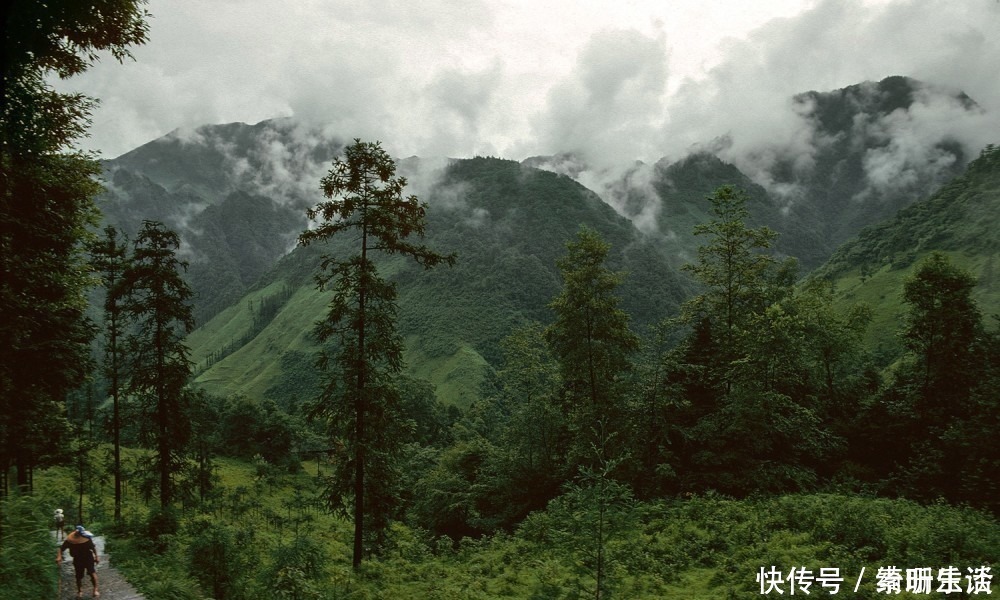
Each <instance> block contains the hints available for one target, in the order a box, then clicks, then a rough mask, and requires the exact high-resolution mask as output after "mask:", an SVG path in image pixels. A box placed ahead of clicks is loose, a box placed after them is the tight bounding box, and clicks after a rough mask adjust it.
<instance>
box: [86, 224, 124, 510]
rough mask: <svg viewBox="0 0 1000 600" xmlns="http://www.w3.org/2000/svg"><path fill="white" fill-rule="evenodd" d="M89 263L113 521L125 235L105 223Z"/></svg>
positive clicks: (118, 471)
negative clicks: (97, 285)
mask: <svg viewBox="0 0 1000 600" xmlns="http://www.w3.org/2000/svg"><path fill="white" fill-rule="evenodd" d="M90 254H91V264H92V265H93V268H94V270H95V271H97V274H98V276H99V277H100V278H101V283H102V284H103V286H104V375H105V377H107V380H108V386H109V389H108V393H109V394H110V395H111V437H112V443H113V446H114V467H113V471H114V478H115V522H116V523H118V522H121V518H122V457H121V430H122V420H121V403H122V384H123V378H124V376H125V372H124V362H125V355H124V347H123V345H124V343H125V325H126V323H125V315H124V312H123V311H124V302H125V285H124V283H125V274H126V272H127V271H128V269H129V260H130V257H129V254H128V239H127V238H126V237H125V236H124V235H121V236H120V235H119V232H118V230H117V229H115V228H114V227H113V226H111V225H109V226H107V227H105V228H104V237H103V238H101V239H98V240H97V241H95V242H94V243H93V244H92V245H91V249H90Z"/></svg>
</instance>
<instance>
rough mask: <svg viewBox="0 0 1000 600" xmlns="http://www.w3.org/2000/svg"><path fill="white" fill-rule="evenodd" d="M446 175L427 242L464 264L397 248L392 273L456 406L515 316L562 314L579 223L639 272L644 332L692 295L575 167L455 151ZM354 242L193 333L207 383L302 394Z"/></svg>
mask: <svg viewBox="0 0 1000 600" xmlns="http://www.w3.org/2000/svg"><path fill="white" fill-rule="evenodd" d="M438 175H439V176H438V178H437V180H436V182H435V183H434V184H433V185H432V186H430V187H429V191H428V192H427V193H426V195H425V197H424V198H422V200H424V201H426V202H427V203H428V204H429V207H430V208H429V210H428V225H427V237H426V240H425V241H426V243H427V245H428V246H430V247H432V248H434V249H435V250H437V251H440V252H446V253H450V252H455V253H457V255H458V260H457V262H456V264H455V266H454V267H452V268H447V267H438V268H436V269H433V270H431V271H429V272H423V271H422V268H421V267H419V266H417V265H411V264H409V263H407V262H406V261H404V260H402V259H395V258H389V259H385V260H384V261H383V264H382V269H383V270H384V272H385V273H387V274H389V275H390V276H391V279H392V280H393V281H394V282H395V283H396V284H397V285H398V286H399V304H400V309H401V311H400V321H401V322H400V325H401V330H402V333H403V335H404V336H406V340H407V349H408V356H407V359H408V363H409V365H410V369H411V372H412V373H413V374H415V375H418V376H420V377H421V378H425V379H427V380H429V381H431V382H432V383H434V384H435V385H437V386H438V389H439V394H440V395H441V396H442V397H443V398H445V399H447V400H449V401H451V402H454V403H458V404H467V403H468V402H469V401H470V400H471V398H472V396H473V395H474V394H475V393H476V391H477V389H478V382H479V381H480V380H481V379H482V377H484V376H485V375H486V373H487V371H488V367H487V364H488V363H495V362H496V360H497V358H498V355H499V349H498V343H499V341H500V340H501V339H502V338H503V337H504V336H506V335H507V334H509V333H510V331H511V330H512V329H513V328H514V327H515V326H517V325H520V324H523V323H525V322H528V321H542V322H547V321H549V320H550V315H549V312H548V309H547V304H548V303H549V302H550V301H551V300H552V298H553V297H554V296H555V295H556V294H557V293H558V291H559V289H560V286H561V281H560V278H559V274H558V270H557V268H556V264H555V263H556V259H557V258H558V257H559V256H562V255H563V254H564V253H565V243H566V242H567V241H569V240H571V239H572V238H573V237H574V236H575V235H576V233H577V231H578V230H579V228H580V227H581V226H587V227H590V228H592V229H594V230H596V231H597V232H599V233H600V234H601V236H603V237H604V239H605V240H607V241H608V242H609V243H611V244H612V254H611V257H610V259H609V262H610V264H611V267H612V268H614V269H616V270H621V271H625V272H627V273H628V276H627V278H626V280H625V283H624V285H623V286H622V289H621V293H622V296H623V307H624V308H625V309H626V310H627V311H628V312H629V313H630V314H631V315H632V319H633V327H635V328H636V329H639V330H642V329H644V328H645V327H646V326H648V325H651V324H653V323H655V322H657V321H658V320H660V319H662V318H664V317H667V316H669V315H671V314H674V313H675V312H676V310H677V307H678V306H679V303H680V302H681V301H682V299H683V298H685V297H686V296H687V295H688V294H689V293H690V291H691V288H690V283H689V282H688V281H687V279H686V278H683V277H681V276H680V275H679V274H678V272H677V271H676V270H675V269H674V268H673V267H671V266H670V265H669V263H668V261H667V260H666V257H665V256H664V253H663V248H662V246H661V245H658V244H657V243H656V241H655V240H653V239H651V238H649V237H647V236H643V235H642V234H640V233H639V232H638V231H637V230H636V229H635V228H634V227H633V226H632V224H631V223H630V222H629V221H628V220H627V219H625V218H624V217H621V216H619V215H618V214H616V213H615V211H614V210H612V209H611V208H610V207H609V206H607V205H606V204H604V203H603V202H602V201H601V200H600V199H599V198H598V197H597V196H596V195H595V194H594V193H592V192H590V191H589V190H587V189H586V188H584V187H583V186H581V185H580V184H578V183H576V182H574V181H572V180H571V179H569V178H568V177H564V176H561V175H556V174H554V173H551V172H548V171H541V170H538V169H532V168H530V167H524V166H522V165H520V164H518V163H517V162H514V161H507V160H500V159H494V158H475V159H468V160H457V161H454V162H452V163H451V164H449V165H448V166H446V167H444V169H443V170H442V171H440V172H439V174H438ZM350 243H351V240H350V239H342V240H340V241H337V240H334V241H333V242H331V244H330V245H329V246H327V247H322V246H308V247H304V248H298V249H296V250H295V251H294V252H292V253H291V254H290V255H289V256H287V257H285V258H284V259H283V260H282V261H281V262H280V263H279V264H278V265H277V266H276V267H275V268H274V269H273V270H272V271H271V272H270V273H269V274H268V275H267V276H266V277H265V278H264V279H263V280H262V281H261V282H260V284H259V285H258V286H257V287H255V289H254V290H253V291H252V292H251V293H250V294H249V296H248V297H247V298H246V299H245V300H244V301H242V302H240V303H238V304H236V305H234V306H232V307H230V308H228V309H226V310H225V311H223V312H222V313H220V314H219V315H218V316H216V317H215V318H214V319H212V320H211V321H210V322H209V323H207V324H206V325H205V326H204V327H202V328H201V329H199V330H198V331H196V332H194V333H193V334H192V335H191V336H190V338H189V343H190V345H191V348H192V351H193V353H192V357H193V358H194V360H195V361H196V363H197V364H198V365H199V369H200V371H201V372H200V374H199V376H198V378H197V382H198V383H199V384H200V385H202V386H203V387H205V388H206V389H208V390H209V391H212V392H215V393H220V394H227V393H232V392H244V393H248V394H255V395H271V396H273V397H276V398H277V399H286V400H293V399H295V398H289V397H288V396H289V394H290V393H291V392H289V390H291V389H293V388H295V387H296V384H297V383H301V382H302V381H305V380H308V378H309V376H310V373H311V371H312V366H311V362H312V358H311V356H312V352H313V350H314V346H313V343H312V342H311V338H310V331H311V329H312V325H313V323H314V322H315V321H316V320H318V319H319V318H321V316H322V314H323V311H324V310H325V305H326V303H327V302H328V301H329V294H323V293H320V292H318V291H317V290H316V289H315V284H314V282H313V280H312V274H313V273H314V271H315V269H316V268H317V266H318V264H319V260H320V257H321V255H322V254H327V253H328V254H333V255H336V254H338V253H340V252H345V251H347V248H349V246H350ZM283 382H284V383H283Z"/></svg>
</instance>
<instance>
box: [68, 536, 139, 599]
mask: <svg viewBox="0 0 1000 600" xmlns="http://www.w3.org/2000/svg"><path fill="white" fill-rule="evenodd" d="M54 537H55V533H54V532H53V538H54ZM58 543H60V544H61V543H62V540H61V539H60V540H59V542H58ZM94 545H95V546H97V554H98V555H99V556H100V557H101V563H100V564H99V565H97V583H98V589H99V590H100V592H101V597H100V600H145V599H144V598H143V596H142V594H140V593H139V592H137V591H135V588H133V587H132V585H131V584H130V583H129V582H127V581H125V578H124V577H122V574H121V573H119V572H118V569H116V568H115V567H114V565H113V564H112V562H111V557H110V556H108V555H107V554H105V553H104V537H102V536H94ZM53 558H54V556H53ZM59 576H60V579H61V584H60V595H59V600H74V599H75V598H76V597H77V596H76V579H75V577H74V574H73V559H72V558H70V556H69V552H64V553H63V562H62V569H61V572H60V574H59ZM93 592H94V587H93V585H91V583H90V576H88V575H86V574H85V575H84V576H83V598H88V599H89V598H93Z"/></svg>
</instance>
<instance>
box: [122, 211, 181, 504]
mask: <svg viewBox="0 0 1000 600" xmlns="http://www.w3.org/2000/svg"><path fill="white" fill-rule="evenodd" d="M179 247H180V238H178V236H177V234H176V233H174V232H173V231H170V230H169V229H167V228H166V227H164V226H163V224H162V223H158V222H155V221H143V224H142V229H140V230H139V233H138V235H136V238H135V244H134V250H133V252H132V260H131V261H130V264H129V268H128V270H127V271H126V273H125V279H124V285H125V289H126V293H127V299H126V302H125V307H124V308H125V313H126V314H127V315H128V316H129V318H130V320H131V321H132V325H133V327H132V334H131V336H130V339H129V351H130V355H131V360H132V363H131V368H130V373H129V385H128V391H129V393H130V394H131V395H132V396H133V397H134V398H135V399H136V400H137V401H138V405H137V408H138V410H139V411H140V414H139V419H138V420H137V422H138V423H139V424H140V433H141V435H142V438H143V440H144V441H145V442H146V443H147V444H148V445H149V446H150V447H151V448H152V449H153V450H154V471H155V472H156V473H157V474H158V475H159V493H160V505H161V507H163V508H166V507H168V506H170V503H171V502H172V500H173V490H174V485H173V475H174V473H176V472H178V471H179V470H180V469H181V468H182V466H183V456H184V451H185V447H186V444H187V440H188V438H189V436H190V429H191V427H190V417H189V414H188V411H187V407H186V402H187V395H186V393H185V389H184V388H185V386H186V385H187V383H188V379H189V377H190V375H191V361H190V360H189V359H188V348H187V346H185V345H184V336H185V335H186V334H187V333H189V332H190V331H191V330H192V329H193V328H194V318H193V317H192V315H191V305H190V303H189V301H190V299H191V289H190V288H189V287H188V285H187V283H186V282H185V281H184V280H183V279H182V278H181V271H182V270H183V269H185V268H186V267H187V263H185V262H183V261H181V260H180V259H178V258H177V255H176V251H177V249H178V248H179Z"/></svg>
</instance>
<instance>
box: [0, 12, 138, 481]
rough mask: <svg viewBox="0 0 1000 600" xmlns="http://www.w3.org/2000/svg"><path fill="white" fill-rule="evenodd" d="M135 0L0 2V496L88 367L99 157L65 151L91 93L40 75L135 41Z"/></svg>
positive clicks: (37, 448)
mask: <svg viewBox="0 0 1000 600" xmlns="http://www.w3.org/2000/svg"><path fill="white" fill-rule="evenodd" d="M141 4H142V2H141V1H138V0H136V1H133V0H124V1H123V0H52V1H49V2H44V3H43V2H4V3H2V7H0V44H2V50H0V339H2V340H3V343H2V344H0V494H2V493H4V492H5V491H6V474H7V472H8V467H9V466H10V465H11V464H12V463H13V464H15V465H16V466H17V479H18V483H19V484H20V485H23V486H25V487H30V470H31V467H32V466H33V465H34V464H35V462H36V461H38V460H39V459H40V458H42V455H43V454H45V453H51V452H53V451H55V449H56V448H57V446H58V444H59V442H60V436H59V434H58V432H59V431H62V430H64V429H65V421H64V420H62V415H61V410H60V404H61V403H62V402H63V400H64V397H65V395H66V394H67V392H68V391H69V390H71V389H73V388H75V387H77V386H79V385H80V383H81V382H82V381H83V379H84V378H85V376H86V375H87V372H88V368H89V361H88V356H89V350H90V348H89V343H90V340H91V338H92V335H93V330H92V328H91V327H90V326H89V325H88V324H87V322H86V320H85V319H84V312H85V308H86V298H85V292H86V289H87V288H88V287H89V285H90V284H91V282H90V280H89V277H87V269H86V268H85V262H86V261H85V257H84V256H83V252H82V248H81V244H80V242H81V241H82V240H84V239H85V238H86V237H87V228H88V227H89V226H90V225H92V224H93V223H94V222H95V220H96V214H97V212H96V208H95V206H94V202H93V198H94V196H95V195H96V194H97V193H98V192H99V190H100V186H99V185H98V184H97V183H96V182H95V181H94V177H95V176H96V175H97V174H98V173H99V172H100V165H99V164H98V163H97V161H96V160H94V159H93V158H92V157H90V156H88V155H85V154H83V153H81V152H75V151H73V150H72V144H73V143H74V142H75V140H77V139H78V138H79V137H81V136H82V135H84V134H85V133H86V129H87V125H88V115H89V110H90V107H91V105H92V101H91V100H90V99H88V98H86V97H85V96H83V95H81V94H61V93H58V92H56V91H55V90H54V89H53V88H52V86H51V84H50V80H51V77H52V76H53V75H57V76H59V77H62V78H66V77H70V76H72V75H75V74H78V73H81V72H83V71H84V70H86V69H87V67H89V66H90V64H91V63H93V61H94V60H96V59H97V52H98V51H101V50H108V51H110V52H111V53H112V55H113V56H114V57H115V58H117V59H119V60H122V59H124V58H126V57H127V56H128V48H129V47H130V46H132V45H134V44H141V43H143V42H144V41H145V39H146V38H145V35H146V20H145V19H146V16H147V15H146V13H145V12H144V11H142V10H140V9H139V6H140V5H141Z"/></svg>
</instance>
